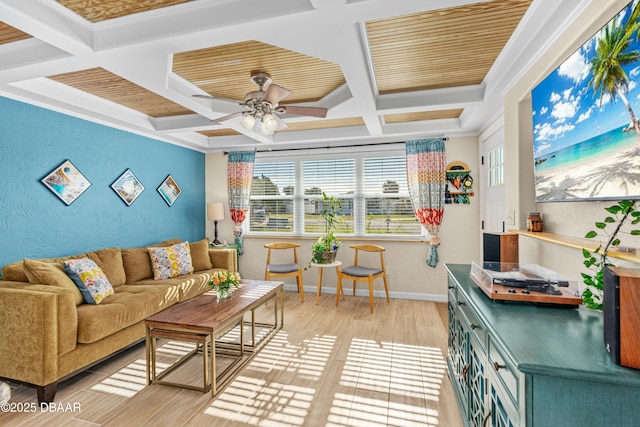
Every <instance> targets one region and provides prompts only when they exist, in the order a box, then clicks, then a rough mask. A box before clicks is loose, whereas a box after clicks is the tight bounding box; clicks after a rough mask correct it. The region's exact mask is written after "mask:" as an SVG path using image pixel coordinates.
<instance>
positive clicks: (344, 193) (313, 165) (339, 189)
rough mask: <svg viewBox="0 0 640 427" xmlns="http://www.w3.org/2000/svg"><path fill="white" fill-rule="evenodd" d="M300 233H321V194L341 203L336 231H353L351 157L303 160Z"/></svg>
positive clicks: (349, 232) (353, 183) (322, 224)
mask: <svg viewBox="0 0 640 427" xmlns="http://www.w3.org/2000/svg"><path fill="white" fill-rule="evenodd" d="M302 177H303V181H302V182H303V188H304V232H305V233H324V231H325V230H324V223H323V221H322V216H321V213H322V207H323V202H322V200H323V196H322V193H325V194H326V195H327V196H335V197H337V198H338V200H339V201H340V204H341V205H342V209H341V215H340V220H339V221H338V223H337V224H336V228H337V230H336V232H337V234H353V195H354V193H355V184H356V173H355V160H354V159H322V160H306V161H303V167H302Z"/></svg>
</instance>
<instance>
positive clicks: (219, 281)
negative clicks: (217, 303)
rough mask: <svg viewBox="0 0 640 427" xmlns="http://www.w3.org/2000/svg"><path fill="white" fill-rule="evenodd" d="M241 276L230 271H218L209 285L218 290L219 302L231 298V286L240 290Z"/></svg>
mask: <svg viewBox="0 0 640 427" xmlns="http://www.w3.org/2000/svg"><path fill="white" fill-rule="evenodd" d="M239 283H240V274H239V273H230V272H228V271H224V270H223V271H216V272H214V273H213V275H212V276H211V280H209V283H208V285H209V286H210V287H211V288H213V289H215V290H216V295H217V297H218V299H219V300H221V299H225V298H231V292H232V291H231V286H233V287H234V288H236V289H240V285H239Z"/></svg>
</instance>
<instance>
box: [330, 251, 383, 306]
mask: <svg viewBox="0 0 640 427" xmlns="http://www.w3.org/2000/svg"><path fill="white" fill-rule="evenodd" d="M349 247H350V248H353V249H355V250H356V255H355V259H354V262H353V265H351V266H349V267H345V268H342V269H339V270H338V290H337V292H336V307H337V306H338V302H339V301H340V293H341V292H342V279H348V280H353V295H355V294H356V282H367V283H369V306H370V307H371V313H372V314H373V281H374V280H375V279H377V278H378V277H382V280H383V281H384V291H385V292H386V294H387V303H388V302H389V286H388V284H387V272H386V270H385V267H384V257H383V255H382V253H383V252H384V248H383V247H382V246H377V245H367V244H365V245H351V246H349ZM358 251H363V252H374V253H375V252H378V253H379V254H380V266H379V267H377V266H376V267H365V266H362V265H360V264H358ZM342 298H343V299H344V296H343V297H342Z"/></svg>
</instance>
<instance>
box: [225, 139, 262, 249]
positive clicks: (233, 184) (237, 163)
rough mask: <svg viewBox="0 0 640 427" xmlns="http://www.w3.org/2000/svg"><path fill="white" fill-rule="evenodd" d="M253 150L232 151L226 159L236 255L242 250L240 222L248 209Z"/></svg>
mask: <svg viewBox="0 0 640 427" xmlns="http://www.w3.org/2000/svg"><path fill="white" fill-rule="evenodd" d="M255 160H256V153H255V151H232V152H230V153H229V158H228V159H227V187H228V189H229V213H230V214H231V219H232V220H233V223H234V226H233V235H234V236H235V241H236V244H237V245H238V255H241V254H242V253H243V252H244V248H243V246H242V223H243V222H244V220H245V219H246V218H247V212H248V211H249V196H250V195H251V181H252V180H253V164H254V162H255Z"/></svg>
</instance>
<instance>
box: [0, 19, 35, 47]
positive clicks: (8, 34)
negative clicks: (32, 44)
mask: <svg viewBox="0 0 640 427" xmlns="http://www.w3.org/2000/svg"><path fill="white" fill-rule="evenodd" d="M28 38H31V35H29V34H27V33H24V32H22V31H20V30H19V29H17V28H14V27H12V26H11V25H9V24H5V23H4V22H2V21H0V44H5V43H11V42H17V41H18V40H24V39H28Z"/></svg>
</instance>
